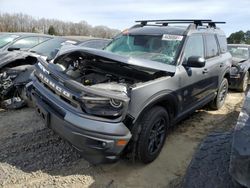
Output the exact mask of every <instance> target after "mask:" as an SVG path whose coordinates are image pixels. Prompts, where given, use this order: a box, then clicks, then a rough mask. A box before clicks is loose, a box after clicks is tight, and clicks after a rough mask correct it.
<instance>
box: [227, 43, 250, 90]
mask: <svg viewBox="0 0 250 188" xmlns="http://www.w3.org/2000/svg"><path fill="white" fill-rule="evenodd" d="M228 50H229V52H230V53H231V54H232V56H233V64H232V68H231V71H230V80H229V87H230V88H232V89H237V90H239V91H241V92H244V91H246V89H247V86H248V82H249V71H250V45H246V44H229V45H228Z"/></svg>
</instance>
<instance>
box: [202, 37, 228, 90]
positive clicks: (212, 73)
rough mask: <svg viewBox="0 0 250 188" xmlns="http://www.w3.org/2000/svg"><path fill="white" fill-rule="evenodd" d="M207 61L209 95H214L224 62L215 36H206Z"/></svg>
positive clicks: (206, 72) (206, 71)
mask: <svg viewBox="0 0 250 188" xmlns="http://www.w3.org/2000/svg"><path fill="white" fill-rule="evenodd" d="M204 37H205V51H206V53H205V59H206V67H205V71H204V73H205V74H206V76H207V77H208V80H209V82H208V84H209V86H208V87H207V88H208V94H212V93H214V92H216V91H217V89H218V85H219V83H218V81H219V76H220V74H221V73H220V71H221V68H222V67H221V66H223V62H222V61H221V60H222V59H221V57H220V50H219V46H218V41H217V38H216V36H215V35H214V34H205V35H204Z"/></svg>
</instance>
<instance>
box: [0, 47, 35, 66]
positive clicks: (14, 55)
mask: <svg viewBox="0 0 250 188" xmlns="http://www.w3.org/2000/svg"><path fill="white" fill-rule="evenodd" d="M28 56H32V57H38V56H39V55H37V54H34V53H31V52H26V51H19V50H16V51H4V52H0V69H1V68H2V67H3V66H5V65H7V64H9V63H12V62H13V61H15V60H17V59H25V58H27V57H28Z"/></svg>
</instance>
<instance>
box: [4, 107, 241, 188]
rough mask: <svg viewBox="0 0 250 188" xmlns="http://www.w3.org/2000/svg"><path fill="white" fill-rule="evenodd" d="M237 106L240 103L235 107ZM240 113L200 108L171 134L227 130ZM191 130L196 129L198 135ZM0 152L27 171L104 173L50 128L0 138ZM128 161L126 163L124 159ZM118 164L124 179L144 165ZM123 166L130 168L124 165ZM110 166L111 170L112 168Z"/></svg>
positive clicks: (201, 133)
mask: <svg viewBox="0 0 250 188" xmlns="http://www.w3.org/2000/svg"><path fill="white" fill-rule="evenodd" d="M238 105H240V104H237V105H236V106H238ZM205 109H206V108H205ZM238 114H239V112H238V111H236V110H233V111H232V112H231V113H229V114H226V115H225V114H211V113H209V112H208V111H207V110H201V111H198V112H196V113H194V114H193V115H191V116H190V117H189V118H187V119H186V120H183V121H182V122H180V123H179V124H178V126H176V128H174V129H173V130H172V131H170V134H172V133H173V132H174V133H176V134H179V133H181V132H186V131H187V132H189V133H187V134H191V136H192V137H193V138H194V139H197V138H198V139H202V138H204V137H205V136H206V135H207V134H209V133H210V132H211V131H214V130H218V127H220V128H219V129H221V130H224V131H225V130H229V129H231V128H232V127H233V126H234V124H235V122H236V120H237V118H238ZM207 118H211V119H212V120H211V121H206V122H205V123H203V120H204V119H207ZM193 121H195V123H193ZM197 129H198V130H197ZM190 130H195V131H194V132H195V134H196V135H195V134H193V132H192V131H190ZM185 134H186V133H185ZM184 136H186V135H184ZM0 151H1V152H0V163H7V164H10V165H12V166H15V167H16V168H18V169H20V170H22V171H24V172H27V173H32V172H36V171H42V172H44V173H47V174H49V175H52V176H68V175H77V174H78V175H90V176H94V175H96V174H99V173H102V172H103V169H102V167H100V166H93V165H91V164H90V163H88V162H87V161H85V160H84V159H82V158H81V156H80V155H79V153H78V152H77V151H76V150H75V149H74V148H73V147H72V146H71V145H70V144H68V143H67V142H66V141H64V140H63V139H61V138H60V137H59V136H58V135H57V134H55V133H54V132H53V131H51V130H50V129H47V128H44V129H41V130H36V131H33V132H29V133H22V134H20V133H19V134H16V135H14V136H12V137H8V138H0ZM122 163H124V162H122ZM125 163H127V162H126V161H125ZM128 163H129V162H128ZM116 165H117V166H116V167H115V169H116V170H117V169H118V170H119V174H123V175H124V176H125V177H124V178H126V174H130V171H131V170H133V169H134V168H137V169H138V168H144V166H143V165H140V164H134V167H133V164H128V165H124V164H122V165H120V164H119V163H118V164H116ZM120 166H121V168H119V167H120ZM124 166H128V167H127V168H122V167H124ZM110 169H111V170H112V167H110ZM100 181H101V180H96V178H95V182H94V185H92V186H91V187H95V186H96V185H102V182H100ZM112 181H113V180H112ZM112 181H111V184H112ZM179 181H180V180H178V182H179ZM178 184H179V183H178ZM173 185H175V186H173ZM168 186H169V187H172V186H173V187H176V182H172V183H171V184H169V185H168ZM108 187H110V186H108ZM177 187H178V186H177Z"/></svg>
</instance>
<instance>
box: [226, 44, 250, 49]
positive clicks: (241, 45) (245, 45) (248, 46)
mask: <svg viewBox="0 0 250 188" xmlns="http://www.w3.org/2000/svg"><path fill="white" fill-rule="evenodd" d="M228 46H239V47H247V48H250V45H249V44H228Z"/></svg>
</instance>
